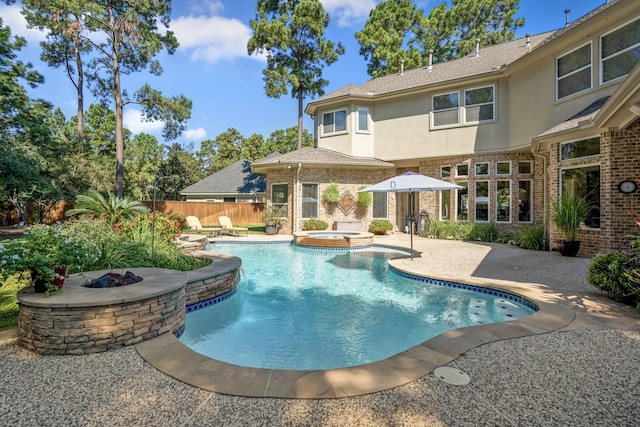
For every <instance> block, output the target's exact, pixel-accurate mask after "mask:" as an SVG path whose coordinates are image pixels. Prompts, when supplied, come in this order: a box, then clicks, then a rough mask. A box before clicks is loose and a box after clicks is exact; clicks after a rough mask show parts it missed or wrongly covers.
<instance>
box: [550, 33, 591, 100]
mask: <svg viewBox="0 0 640 427" xmlns="http://www.w3.org/2000/svg"><path fill="white" fill-rule="evenodd" d="M587 89H591V43H587V44H585V45H584V46H581V47H579V48H577V49H575V50H573V51H571V52H569V53H567V54H566V55H564V56H560V57H559V58H558V59H557V60H556V98H557V99H562V98H566V97H567V96H570V95H573V94H574V93H578V92H582V91H583V90H587Z"/></svg>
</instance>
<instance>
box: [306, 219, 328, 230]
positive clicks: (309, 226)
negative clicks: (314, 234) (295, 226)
mask: <svg viewBox="0 0 640 427" xmlns="http://www.w3.org/2000/svg"><path fill="white" fill-rule="evenodd" d="M328 226H329V224H327V223H326V222H324V221H322V220H320V219H318V218H311V219H308V220H306V221H305V222H304V229H305V230H306V231H311V230H326V229H327V227H328Z"/></svg>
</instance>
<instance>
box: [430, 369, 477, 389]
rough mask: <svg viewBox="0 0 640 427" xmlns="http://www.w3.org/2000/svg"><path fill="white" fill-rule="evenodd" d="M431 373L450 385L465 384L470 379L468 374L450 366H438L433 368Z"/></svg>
mask: <svg viewBox="0 0 640 427" xmlns="http://www.w3.org/2000/svg"><path fill="white" fill-rule="evenodd" d="M433 375H435V376H436V377H437V378H438V379H440V380H442V381H444V382H445V383H447V384H452V385H467V384H469V381H471V378H469V375H467V374H465V373H464V372H462V371H461V370H460V369H456V368H450V367H448V366H440V367H438V368H436V369H434V371H433Z"/></svg>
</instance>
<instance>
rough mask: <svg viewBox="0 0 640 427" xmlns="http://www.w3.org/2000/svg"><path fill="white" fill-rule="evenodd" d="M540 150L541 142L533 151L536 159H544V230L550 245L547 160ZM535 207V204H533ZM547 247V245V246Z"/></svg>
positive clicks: (546, 240) (545, 237) (545, 238)
mask: <svg viewBox="0 0 640 427" xmlns="http://www.w3.org/2000/svg"><path fill="white" fill-rule="evenodd" d="M539 148H540V142H538V143H537V144H536V148H535V149H534V150H531V152H532V153H533V155H534V156H535V157H542V172H543V173H542V209H543V211H542V225H543V227H542V229H543V230H544V240H545V243H548V239H549V235H548V234H547V229H548V224H547V208H548V204H547V199H548V190H547V158H546V157H545V156H543V155H542V154H538V149H539ZM532 206H533V204H532ZM545 247H546V244H545Z"/></svg>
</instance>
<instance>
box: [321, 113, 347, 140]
mask: <svg viewBox="0 0 640 427" xmlns="http://www.w3.org/2000/svg"><path fill="white" fill-rule="evenodd" d="M339 111H344V114H345V118H344V125H345V128H346V129H345V130H339V131H336V130H335V128H336V116H335V113H336V112H339ZM326 114H333V129H334V131H333V132H325V131H324V116H325V115H326ZM347 133H349V111H348V109H347V108H345V107H342V108H336V109H334V110H326V111H323V112H321V113H320V135H321V136H333V135H344V134H347Z"/></svg>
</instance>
